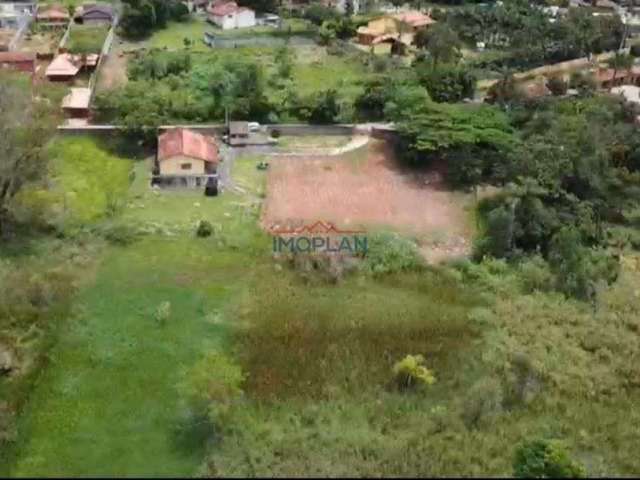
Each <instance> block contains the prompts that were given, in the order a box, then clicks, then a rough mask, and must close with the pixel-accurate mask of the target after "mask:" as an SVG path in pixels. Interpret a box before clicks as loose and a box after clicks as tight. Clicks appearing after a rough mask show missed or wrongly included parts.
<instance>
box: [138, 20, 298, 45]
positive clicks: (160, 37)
mask: <svg viewBox="0 0 640 480" xmlns="http://www.w3.org/2000/svg"><path fill="white" fill-rule="evenodd" d="M204 32H211V33H213V34H214V35H218V36H223V37H232V38H233V37H245V36H255V35H257V36H262V35H264V36H283V35H287V34H289V33H291V34H292V35H309V34H310V27H309V24H308V23H307V22H306V21H304V20H300V19H291V20H286V21H285V23H284V26H283V28H282V29H281V30H278V29H275V28H272V27H252V28H242V29H237V30H221V29H220V28H217V27H216V26H215V25H212V24H211V23H208V22H207V21H205V20H204V19H202V18H193V19H191V20H189V21H186V22H171V23H169V25H167V28H163V29H161V30H157V31H156V32H154V33H153V35H152V36H151V38H150V39H149V40H148V42H147V43H148V46H149V47H152V48H168V49H169V50H175V49H182V48H184V39H185V38H188V39H189V40H190V41H191V42H192V46H191V50H192V51H209V50H211V49H210V48H209V47H208V46H207V45H205V44H204V41H203V40H204Z"/></svg>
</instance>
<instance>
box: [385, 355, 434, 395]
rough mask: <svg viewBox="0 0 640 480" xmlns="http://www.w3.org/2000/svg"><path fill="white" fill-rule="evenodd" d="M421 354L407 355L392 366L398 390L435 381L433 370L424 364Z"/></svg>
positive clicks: (423, 385)
mask: <svg viewBox="0 0 640 480" xmlns="http://www.w3.org/2000/svg"><path fill="white" fill-rule="evenodd" d="M424 363H425V359H424V357H423V356H422V355H407V356H406V357H404V358H403V359H402V360H400V361H399V362H396V364H395V365H394V366H393V377H394V382H395V384H396V386H397V387H398V389H399V390H411V389H416V388H420V387H425V386H428V385H433V384H434V383H435V382H436V377H435V376H434V375H433V372H432V371H431V370H429V369H428V368H427V367H425V366H424Z"/></svg>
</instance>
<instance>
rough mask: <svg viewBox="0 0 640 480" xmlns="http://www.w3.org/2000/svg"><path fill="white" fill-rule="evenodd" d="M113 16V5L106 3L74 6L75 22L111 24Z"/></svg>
mask: <svg viewBox="0 0 640 480" xmlns="http://www.w3.org/2000/svg"><path fill="white" fill-rule="evenodd" d="M114 18H115V11H114V9H113V6H112V5H109V4H106V3H99V4H98V3H86V4H84V5H81V6H80V7H78V8H76V11H75V13H74V15H73V19H74V21H75V22H76V23H81V24H94V25H96V24H97V25H104V24H111V23H113V20H114Z"/></svg>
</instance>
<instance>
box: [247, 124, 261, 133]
mask: <svg viewBox="0 0 640 480" xmlns="http://www.w3.org/2000/svg"><path fill="white" fill-rule="evenodd" d="M248 126H249V131H250V132H257V131H259V130H260V124H259V123H258V122H249V123H248Z"/></svg>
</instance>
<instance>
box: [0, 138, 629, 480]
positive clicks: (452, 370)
mask: <svg viewBox="0 0 640 480" xmlns="http://www.w3.org/2000/svg"><path fill="white" fill-rule="evenodd" d="M80 147H81V148H82V150H83V151H86V152H90V154H91V156H92V157H96V159H98V158H102V160H103V161H104V162H105V164H104V165H103V168H102V169H101V168H95V169H93V168H82V167H81V166H78V165H77V164H76V163H74V162H75V160H74V155H73V153H74V152H77V149H80ZM57 148H59V149H61V150H60V151H59V152H62V153H60V154H59V156H58V157H57V160H56V162H54V164H53V168H54V172H53V174H54V175H53V177H54V178H56V180H57V181H56V183H55V184H54V185H53V192H50V193H52V194H56V192H57V191H58V189H60V188H64V189H69V190H71V191H75V192H78V196H79V198H82V199H84V200H83V202H88V203H95V204H96V205H98V207H99V208H97V209H95V210H93V209H89V210H88V211H87V210H85V209H82V208H70V209H69V210H68V214H67V218H66V221H67V222H68V225H73V226H74V229H69V230H62V233H63V234H65V235H66V234H69V235H71V236H70V237H68V238H64V239H53V238H52V239H48V240H42V241H41V242H40V243H39V244H37V245H36V244H34V245H33V246H31V245H30V244H29V243H28V242H25V243H23V244H21V245H13V246H11V248H8V249H7V251H4V252H0V253H2V255H1V256H0V258H2V260H3V262H4V261H12V262H20V263H16V265H15V266H16V267H20V266H22V267H23V268H24V269H26V272H24V273H23V272H20V268H16V269H15V270H16V271H15V272H13V273H12V275H19V274H22V275H23V276H22V277H18V278H19V279H22V281H20V282H18V284H19V285H20V286H21V287H22V285H24V286H25V288H20V289H18V290H19V292H17V293H19V294H22V292H23V290H25V291H27V292H28V293H29V294H30V295H35V298H36V299H41V297H42V293H41V292H40V290H41V288H40V287H41V283H38V282H36V280H38V278H39V277H43V276H44V277H47V276H51V277H52V278H53V280H58V281H57V282H56V283H55V285H56V286H57V287H64V286H65V282H70V283H74V284H76V283H77V284H78V288H79V293H77V295H76V296H75V298H73V303H72V305H71V306H70V307H69V308H64V309H60V310H59V311H58V314H57V315H56V316H53V315H52V316H45V317H43V318H42V322H41V323H43V322H44V320H45V319H48V320H50V321H51V322H52V323H50V324H46V325H44V326H39V329H40V331H41V332H46V334H48V335H51V336H52V337H51V338H49V339H48V340H49V343H50V344H52V345H53V346H52V348H51V349H50V350H49V351H48V352H49V353H48V355H47V357H48V361H46V362H42V364H41V369H40V370H39V373H40V374H39V376H38V377H37V381H36V382H35V383H34V384H33V385H32V390H31V391H30V392H26V391H25V388H26V387H21V388H22V390H23V391H22V392H21V393H20V394H21V395H24V396H25V398H28V401H26V403H25V404H24V405H23V408H22V409H21V413H20V415H19V416H18V419H17V437H16V441H15V443H14V444H13V445H12V447H11V449H10V452H9V453H10V454H9V455H8V454H7V453H6V452H7V451H4V452H3V451H1V450H2V448H0V454H2V456H1V457H0V458H3V459H4V458H7V459H8V461H7V462H6V465H4V466H2V465H0V473H2V474H10V475H12V476H97V475H103V476H191V475H206V476H265V477H269V476H304V475H315V476H340V475H346V476H415V475H417V474H420V475H434V476H460V475H475V476H482V475H485V476H486V475H491V476H509V475H511V474H512V473H513V466H512V464H513V453H514V450H515V447H516V446H517V445H519V444H521V443H522V442H523V441H528V440H531V439H536V438H553V439H560V440H562V441H563V442H564V444H565V445H566V446H567V448H568V450H569V452H570V453H571V455H572V457H573V458H575V459H577V460H578V461H580V462H581V463H582V464H583V465H584V466H585V468H586V471H587V472H588V474H589V475H592V476H602V475H604V474H607V473H608V474H610V475H616V476H624V475H630V474H633V473H637V472H638V471H639V469H640V457H638V456H637V454H636V446H637V445H638V442H640V430H638V428H637V424H638V422H640V412H639V411H638V409H637V408H635V405H637V404H638V401H639V394H638V385H640V380H639V379H640V369H639V367H638V365H640V364H639V363H638V361H637V360H638V351H637V342H638V332H640V323H639V322H638V318H640V302H639V301H638V298H639V297H638V289H637V285H638V282H639V281H640V259H638V257H637V256H636V255H629V256H628V257H627V256H625V258H623V259H622V264H623V269H622V272H621V275H620V278H619V279H618V281H617V283H616V284H615V285H614V286H613V287H612V288H610V289H608V290H607V291H606V292H604V293H603V295H602V297H600V300H599V308H598V310H597V312H593V310H592V309H591V307H590V306H588V305H586V304H583V303H581V302H577V301H572V300H567V299H565V298H564V297H562V296H561V295H559V294H557V293H553V292H549V291H548V284H547V283H548V282H547V281H546V280H545V279H547V278H548V277H547V276H546V275H547V273H548V272H547V273H545V271H543V270H541V268H542V267H541V266H540V265H535V264H534V263H528V264H527V263H525V264H522V265H520V266H518V267H513V266H510V265H509V264H507V263H506V262H505V261H498V260H486V261H484V262H482V263H480V264H477V263H471V262H461V263H460V264H458V265H457V266H455V267H453V266H443V267H439V268H435V267H433V268H431V267H426V268H425V267H420V264H419V263H417V262H415V261H414V262H413V263H412V264H411V265H412V266H411V268H410V269H409V271H407V270H398V271H396V272H395V273H393V272H392V273H387V274H385V275H375V274H371V273H367V272H368V270H359V269H357V268H353V264H350V263H349V262H348V261H344V262H340V261H336V262H335V263H331V262H327V261H323V260H322V259H319V258H313V257H305V256H298V257H295V258H289V257H284V258H277V259H274V258H273V256H272V252H271V250H270V247H271V244H270V241H269V238H268V237H267V236H266V235H265V234H264V233H262V232H261V231H260V229H259V228H258V225H257V220H258V214H259V207H260V199H261V198H262V196H263V195H264V191H265V173H264V172H262V171H258V170H257V169H256V168H255V166H256V164H257V162H259V161H260V157H258V156H247V157H240V158H238V159H237V160H236V162H235V164H234V168H233V178H234V182H235V183H236V185H237V186H238V187H240V189H239V190H237V191H236V192H230V191H227V192H223V193H222V195H221V196H219V197H217V198H206V197H204V196H203V195H202V192H200V191H184V190H183V191H170V190H164V191H160V192H155V191H154V190H152V189H150V188H149V186H148V172H149V170H148V165H147V164H145V163H144V162H142V161H138V162H134V161H133V160H129V159H123V158H119V157H117V156H115V155H114V154H112V153H109V152H107V151H105V150H103V149H102V148H101V147H100V146H98V144H96V143H94V142H93V141H91V140H88V139H67V140H65V141H62V142H59V143H58V145H57ZM357 154H359V153H358V152H356V154H354V156H353V157H348V158H351V159H352V160H353V161H357ZM67 158H68V159H70V161H69V162H68V163H65V160H66V159H67ZM86 161H87V163H88V164H90V163H91V161H92V159H89V158H87V159H86ZM124 166H126V167H127V168H126V169H124ZM130 166H133V171H134V172H135V176H134V180H133V182H132V183H131V185H129V176H128V175H126V176H125V175H123V173H122V171H126V172H128V171H129V167H130ZM98 177H104V179H105V181H104V182H103V183H102V184H101V183H100V182H97V178H98ZM112 189H115V190H116V191H120V190H118V189H124V191H125V192H126V193H125V194H123V195H124V196H125V197H126V198H127V204H126V205H125V206H124V207H123V208H120V209H116V210H115V212H112V213H109V209H108V208H106V204H105V203H103V202H102V200H101V199H103V198H104V192H107V191H110V190H112ZM90 193H91V195H89V194H90ZM202 219H206V220H208V221H210V222H211V223H212V224H214V225H215V229H214V233H213V235H212V236H211V237H208V238H197V237H196V235H195V224H196V222H197V221H199V220H202ZM104 224H121V225H128V226H130V227H135V228H137V229H138V230H140V231H146V232H147V233H145V234H142V235H141V236H140V238H138V239H137V240H135V241H133V242H132V243H125V244H123V245H116V244H113V243H109V242H108V238H107V237H104V238H103V237H101V236H100V235H99V234H98V233H96V232H93V231H89V232H85V233H82V232H81V233H77V226H78V225H84V226H86V227H87V228H96V227H100V226H102V225H104ZM67 232H69V233H67ZM74 232H75V233H74ZM42 242H45V243H44V244H43V243H42ZM372 245H373V243H372ZM376 248H380V247H376ZM375 253H376V255H372V256H369V257H367V258H365V260H364V262H365V263H364V264H365V265H367V264H368V263H367V262H373V261H379V262H381V263H380V265H383V266H384V265H393V264H395V262H397V261H398V260H399V259H400V260H402V258H403V257H404V255H405V254H406V253H402V250H393V249H391V250H389V251H386V252H385V251H377V250H376V252H375ZM40 257H46V262H45V263H46V266H47V269H51V270H50V271H48V270H47V271H45V270H44V268H45V267H44V266H43V265H45V263H43V264H42V265H41V264H39V263H38V262H39V261H40V260H38V258H40ZM372 258H377V259H378V260H372ZM69 262H71V263H75V267H74V270H72V271H69V272H66V273H65V276H62V275H61V273H60V272H59V270H60V267H59V266H58V267H56V266H55V264H56V263H59V264H67V263H69ZM3 267H4V263H0V274H2V273H3V272H4V270H2V268H3ZM41 270H42V271H41ZM76 270H80V271H79V272H78V271H76ZM374 271H375V270H374ZM45 273H46V275H45ZM68 275H75V276H76V280H78V279H80V278H82V281H81V282H78V281H74V282H71V281H70V280H68V279H67V276H68ZM3 278H9V277H2V276H0V280H2V279H3ZM60 279H62V280H60ZM32 284H33V285H32ZM33 286H36V287H38V286H40V287H39V288H40V289H35V290H34V288H33ZM63 289H64V288H63ZM4 294H5V292H4V291H0V300H5V299H6V298H10V299H11V298H14V297H4V296H3V295H4ZM16 298H21V297H20V296H18V297H16ZM65 298H67V297H65ZM45 299H46V296H45ZM0 304H1V302H0ZM161 305H169V307H168V311H169V312H170V313H169V315H168V316H164V317H161V316H159V315H158V314H157V313H156V312H158V311H159V307H160V306H161ZM165 311H166V307H165ZM28 312H30V311H28ZM45 313H46V312H45ZM54 322H55V323H54ZM39 335H40V336H42V335H44V334H43V333H40V334H39ZM56 340H57V342H56ZM212 350H222V351H223V352H224V353H226V354H227V355H228V357H229V358H231V359H232V361H233V362H235V363H236V364H237V365H238V366H239V367H241V368H242V370H243V371H244V372H245V373H246V374H247V375H248V376H247V378H246V381H245V382H244V384H243V385H242V387H243V390H244V394H243V395H242V396H241V397H240V398H239V399H238V401H237V402H234V403H233V405H232V408H231V409H230V411H229V412H228V413H227V415H225V416H224V417H221V418H217V419H216V420H213V421H212V422H215V423H214V424H213V425H212V423H209V422H200V423H195V422H194V421H193V418H194V417H193V416H189V415H188V414H187V408H186V405H185V404H184V403H183V401H182V400H183V399H182V397H181V391H180V389H179V387H178V385H179V384H180V383H181V378H182V377H183V374H184V373H185V372H187V371H188V370H189V369H190V368H191V367H192V366H193V365H194V364H196V362H198V360H200V359H201V358H202V357H203V355H205V354H206V353H208V352H211V351H212ZM407 354H422V355H424V356H425V358H426V365H427V366H428V367H429V368H430V369H432V371H433V374H434V375H435V378H436V382H435V383H434V384H433V385H430V386H428V387H425V388H423V389H417V390H415V391H402V390H400V389H398V388H397V386H396V383H395V382H394V375H393V366H394V364H395V363H396V362H397V361H398V360H400V359H402V358H403V357H404V356H405V355H407ZM217 373H218V374H219V375H216V374H217ZM221 373H224V372H215V371H212V372H211V378H212V379H213V380H214V381H215V380H216V379H217V378H219V377H220V376H222V375H221ZM4 382H6V380H5V379H3V378H0V387H2V388H0V395H6V394H15V392H13V393H12V388H10V387H11V385H8V386H9V388H5V387H7V384H6V383H4ZM7 392H8V393H7ZM27 393H28V394H27ZM0 447H4V444H0Z"/></svg>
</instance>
